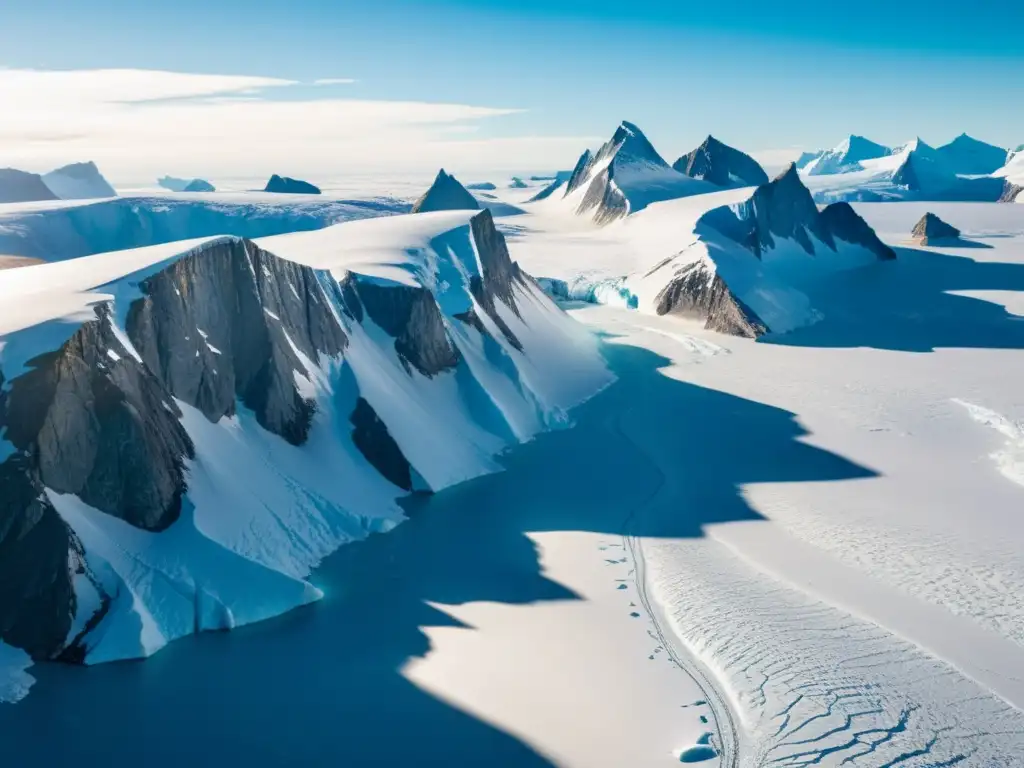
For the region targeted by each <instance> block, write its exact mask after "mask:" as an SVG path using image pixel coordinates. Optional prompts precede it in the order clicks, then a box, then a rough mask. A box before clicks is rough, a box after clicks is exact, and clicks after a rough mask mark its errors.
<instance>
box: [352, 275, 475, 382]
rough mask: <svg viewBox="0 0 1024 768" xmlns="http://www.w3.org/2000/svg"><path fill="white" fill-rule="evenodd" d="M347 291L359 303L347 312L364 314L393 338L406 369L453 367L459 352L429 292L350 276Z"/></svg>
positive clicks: (427, 373) (423, 370)
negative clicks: (449, 336)
mask: <svg viewBox="0 0 1024 768" xmlns="http://www.w3.org/2000/svg"><path fill="white" fill-rule="evenodd" d="M351 281H352V282H351V288H352V292H351V294H349V297H350V300H351V298H352V297H355V299H356V300H357V301H358V302H359V303H358V306H351V307H349V309H350V311H353V312H359V313H362V312H364V311H365V313H366V314H367V315H368V316H369V318H370V319H371V320H372V321H373V322H374V323H376V324H377V325H379V326H380V327H381V328H382V329H383V330H384V332H385V333H387V334H388V335H389V336H392V337H394V339H395V352H397V353H398V358H399V359H400V360H401V361H402V362H403V364H405V366H406V369H407V370H408V369H410V366H411V368H415V369H416V370H417V371H419V372H420V373H422V374H423V375H424V376H436V375H437V374H439V373H441V372H443V371H446V370H449V369H451V368H454V367H455V366H456V365H458V362H459V353H458V350H456V349H455V347H454V345H453V344H452V343H451V340H450V339H449V338H448V334H447V331H446V330H445V326H444V318H443V317H442V316H441V311H440V310H439V309H438V307H437V302H436V301H435V300H434V296H433V294H431V293H430V291H428V290H427V289H426V288H420V287H417V286H410V285H398V284H394V285H381V284H380V283H378V282H376V281H374V280H365V279H360V278H359V276H356V275H353V276H352V278H351Z"/></svg>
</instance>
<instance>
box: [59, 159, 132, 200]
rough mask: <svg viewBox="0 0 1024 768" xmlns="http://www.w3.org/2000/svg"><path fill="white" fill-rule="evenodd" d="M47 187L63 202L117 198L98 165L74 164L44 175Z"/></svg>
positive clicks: (88, 163) (90, 163)
mask: <svg viewBox="0 0 1024 768" xmlns="http://www.w3.org/2000/svg"><path fill="white" fill-rule="evenodd" d="M43 181H44V182H46V186H47V187H49V188H50V190H51V191H52V192H53V193H54V194H55V195H56V196H57V197H59V198H60V199H62V200H87V199H91V198H98V197H116V196H117V192H116V191H115V189H114V188H113V187H112V186H110V183H109V182H108V181H107V180H106V179H105V178H103V174H101V173H100V169H99V168H97V167H96V163H94V162H92V161H89V162H87V163H72V164H71V165H65V166H64V167H62V168H58V169H57V170H55V171H50V172H49V173H47V174H44V175H43Z"/></svg>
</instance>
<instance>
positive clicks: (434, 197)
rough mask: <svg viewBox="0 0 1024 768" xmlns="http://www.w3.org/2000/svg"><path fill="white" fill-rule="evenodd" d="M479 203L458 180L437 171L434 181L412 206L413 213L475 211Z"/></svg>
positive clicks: (442, 171)
mask: <svg viewBox="0 0 1024 768" xmlns="http://www.w3.org/2000/svg"><path fill="white" fill-rule="evenodd" d="M479 209H480V203H479V202H477V199H476V198H475V197H473V195H472V194H471V193H470V192H469V190H467V189H466V188H465V187H464V186H462V184H460V183H459V180H458V179H456V178H455V177H454V176H452V175H450V174H448V173H446V172H445V170H444V168H442V169H441V170H440V171H438V173H437V176H436V177H435V178H434V183H433V184H431V185H430V189H428V190H427V191H426V192H425V193H424V194H423V196H422V197H420V199H419V200H417V201H416V203H415V204H414V205H413V207H412V212H413V213H427V212H429V211H463V210H465V211H476V210H479Z"/></svg>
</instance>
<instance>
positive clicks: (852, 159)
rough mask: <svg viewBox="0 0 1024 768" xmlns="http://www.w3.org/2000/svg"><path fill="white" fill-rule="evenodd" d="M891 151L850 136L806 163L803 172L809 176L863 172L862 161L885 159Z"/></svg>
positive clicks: (860, 137)
mask: <svg viewBox="0 0 1024 768" xmlns="http://www.w3.org/2000/svg"><path fill="white" fill-rule="evenodd" d="M891 151H892V150H890V149H889V147H885V146H882V145H881V144H877V143H875V142H873V141H871V140H870V139H866V138H864V137H863V136H855V135H851V136H849V137H848V138H846V139H845V140H844V141H843V142H842V143H840V144H838V145H837V146H835V147H833V148H832V149H830V150H827V151H825V152H822V153H821V154H820V155H819V156H818V157H817V158H816V159H814V160H811V161H808V163H807V164H806V165H805V166H804V170H805V171H806V172H807V173H808V174H809V175H811V176H823V175H825V174H833V173H850V172H853V171H861V170H864V166H863V165H862V162H863V161H864V160H875V159H877V158H879V157H885V156H886V155H888V154H890V152H891ZM804 157H806V155H805V156H804ZM804 157H801V159H804Z"/></svg>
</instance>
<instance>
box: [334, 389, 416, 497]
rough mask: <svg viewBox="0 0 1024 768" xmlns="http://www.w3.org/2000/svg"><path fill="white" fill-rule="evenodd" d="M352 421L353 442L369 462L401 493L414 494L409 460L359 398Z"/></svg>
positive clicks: (362, 399) (377, 418)
mask: <svg viewBox="0 0 1024 768" xmlns="http://www.w3.org/2000/svg"><path fill="white" fill-rule="evenodd" d="M349 421H351V422H352V442H353V443H355V445H356V448H358V449H359V452H360V453H362V454H363V456H364V457H366V460H367V461H369V462H370V464H372V465H373V467H374V469H376V470H377V471H378V472H380V473H381V475H383V476H384V477H385V478H387V479H388V480H389V481H390V482H392V483H394V484H395V485H397V486H398V487H399V488H401V489H402V490H405V491H411V490H412V467H411V466H410V465H409V460H408V459H406V458H405V455H404V454H403V453H402V449H401V448H399V447H398V443H396V442H395V439H394V438H393V437H392V436H391V433H390V432H388V428H387V425H386V424H385V423H384V422H383V421H381V420H380V417H379V416H378V415H377V412H376V411H374V410H373V406H371V405H370V404H369V403H368V402H367V401H366V400H365V399H364V398H362V397H360V398H359V400H357V401H356V407H355V410H354V411H352V415H351V416H350V417H349Z"/></svg>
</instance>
